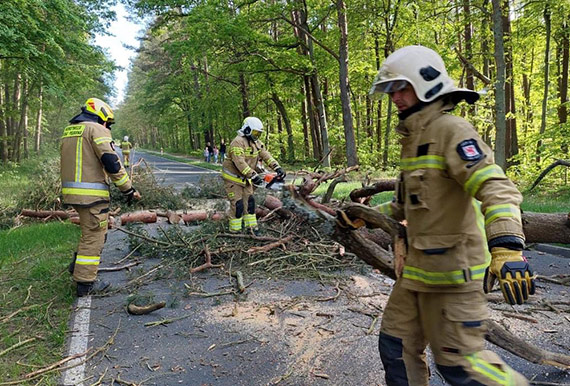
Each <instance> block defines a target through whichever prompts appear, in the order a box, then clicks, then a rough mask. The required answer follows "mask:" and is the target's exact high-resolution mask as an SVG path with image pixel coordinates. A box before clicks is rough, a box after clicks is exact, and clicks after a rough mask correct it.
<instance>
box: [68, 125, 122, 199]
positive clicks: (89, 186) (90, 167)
mask: <svg viewBox="0 0 570 386" xmlns="http://www.w3.org/2000/svg"><path fill="white" fill-rule="evenodd" d="M112 141H113V140H112V138H111V131H110V130H109V129H107V128H106V127H104V126H102V125H100V124H98V123H95V122H80V123H77V124H73V125H70V126H67V127H66V128H65V130H64V131H63V135H62V138H61V183H62V194H63V202H64V203H65V204H69V205H79V206H93V205H95V204H98V203H102V202H109V182H108V180H109V179H110V180H111V181H112V182H113V183H114V184H115V185H116V186H117V187H118V188H119V190H121V191H126V190H129V189H130V188H131V181H130V179H129V177H128V174H127V172H126V171H125V169H124V168H123V166H122V165H121V164H120V161H119V160H118V157H117V162H119V164H118V165H119V166H120V168H119V170H118V171H117V172H116V173H107V172H106V171H105V169H104V166H103V163H102V161H101V159H102V157H103V156H104V155H105V154H113V155H115V156H117V155H116V153H115V151H114V149H113V147H112Z"/></svg>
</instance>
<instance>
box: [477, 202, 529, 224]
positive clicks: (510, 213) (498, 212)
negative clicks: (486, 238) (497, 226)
mask: <svg viewBox="0 0 570 386" xmlns="http://www.w3.org/2000/svg"><path fill="white" fill-rule="evenodd" d="M502 217H515V218H517V219H519V220H520V218H521V211H520V210H519V208H518V207H517V206H515V205H513V204H499V205H491V206H490V207H488V208H487V209H486V210H485V225H489V224H490V223H492V222H493V221H495V220H496V219H498V218H502Z"/></svg>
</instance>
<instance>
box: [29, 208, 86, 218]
mask: <svg viewBox="0 0 570 386" xmlns="http://www.w3.org/2000/svg"><path fill="white" fill-rule="evenodd" d="M20 215H21V216H26V217H33V218H57V219H61V220H65V219H68V218H71V217H76V216H79V215H78V214H77V212H76V211H69V212H67V211H64V210H31V209H22V212H21V213H20Z"/></svg>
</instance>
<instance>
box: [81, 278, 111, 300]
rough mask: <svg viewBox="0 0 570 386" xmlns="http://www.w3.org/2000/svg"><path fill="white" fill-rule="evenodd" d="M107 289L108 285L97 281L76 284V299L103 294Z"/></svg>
mask: <svg viewBox="0 0 570 386" xmlns="http://www.w3.org/2000/svg"><path fill="white" fill-rule="evenodd" d="M107 288H109V283H107V282H105V281H100V280H97V281H95V282H92V281H90V282H78V283H77V297H79V298H80V297H83V296H87V295H97V294H101V293H103V292H105V290H106V289H107Z"/></svg>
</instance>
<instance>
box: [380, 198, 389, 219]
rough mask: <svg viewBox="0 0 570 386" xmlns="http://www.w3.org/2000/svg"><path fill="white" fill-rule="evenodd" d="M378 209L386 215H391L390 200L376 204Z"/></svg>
mask: <svg viewBox="0 0 570 386" xmlns="http://www.w3.org/2000/svg"><path fill="white" fill-rule="evenodd" d="M378 211H379V212H380V213H382V214H385V215H387V216H392V202H391V201H388V202H385V203H383V204H381V205H379V206H378Z"/></svg>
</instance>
